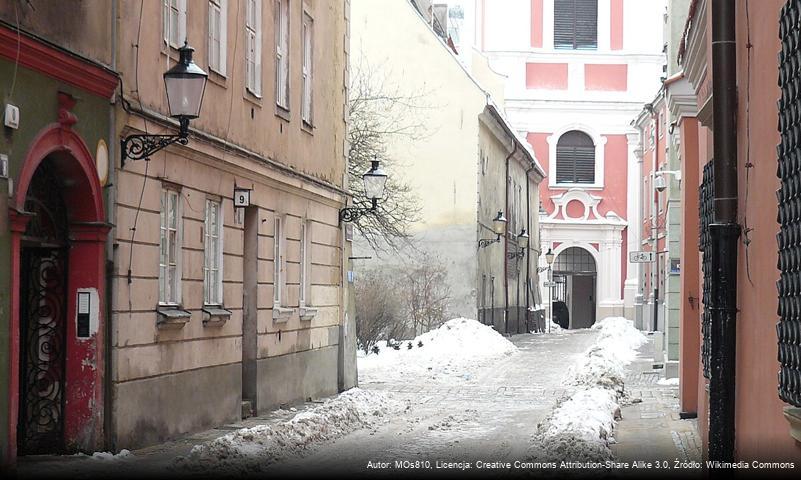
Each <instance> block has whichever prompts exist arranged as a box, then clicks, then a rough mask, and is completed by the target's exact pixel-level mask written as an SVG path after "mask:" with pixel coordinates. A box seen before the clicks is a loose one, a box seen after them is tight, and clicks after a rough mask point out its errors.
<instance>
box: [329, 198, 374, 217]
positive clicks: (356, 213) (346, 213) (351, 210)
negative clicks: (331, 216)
mask: <svg viewBox="0 0 801 480" xmlns="http://www.w3.org/2000/svg"><path fill="white" fill-rule="evenodd" d="M377 209H378V199H377V198H373V199H372V206H371V207H370V208H361V207H345V208H343V209H342V210H340V211H339V221H340V222H346V223H347V222H355V221H356V220H358V219H359V218H361V217H362V216H363V215H364V214H366V213H370V212H374V211H376V210H377Z"/></svg>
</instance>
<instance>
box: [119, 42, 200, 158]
mask: <svg viewBox="0 0 801 480" xmlns="http://www.w3.org/2000/svg"><path fill="white" fill-rule="evenodd" d="M194 51H195V49H194V48H192V47H190V46H189V44H188V43H186V42H185V43H184V46H183V47H181V48H179V49H178V53H179V60H178V63H177V64H175V65H174V66H173V67H172V68H170V69H169V70H167V71H166V72H164V87H165V89H166V91H167V105H168V106H169V108H170V116H171V117H172V118H175V119H177V120H178V124H179V130H178V135H129V136H127V137H125V138H123V139H121V140H120V144H121V147H122V148H121V149H120V154H121V155H122V158H121V165H122V166H123V167H124V166H125V160H126V159H130V160H142V159H145V158H149V157H150V156H151V155H153V154H154V153H156V152H158V151H159V150H161V149H163V148H165V147H166V146H168V145H171V144H173V143H176V142H178V143H180V144H181V145H186V144H187V143H189V120H191V119H193V118H197V117H199V116H200V107H201V105H202V104H203V93H204V92H205V91H206V81H207V80H208V78H209V76H208V74H207V73H206V72H204V71H203V69H201V68H200V67H198V66H197V65H195V62H193V61H192V52H194Z"/></svg>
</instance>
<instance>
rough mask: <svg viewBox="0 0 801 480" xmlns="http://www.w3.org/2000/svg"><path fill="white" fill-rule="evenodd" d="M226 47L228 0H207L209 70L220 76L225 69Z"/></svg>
mask: <svg viewBox="0 0 801 480" xmlns="http://www.w3.org/2000/svg"><path fill="white" fill-rule="evenodd" d="M227 47H228V0H209V70H213V71H215V72H217V73H219V74H220V75H222V76H225V71H226V63H227V55H226V50H227ZM215 49H216V52H215ZM215 53H216V55H215Z"/></svg>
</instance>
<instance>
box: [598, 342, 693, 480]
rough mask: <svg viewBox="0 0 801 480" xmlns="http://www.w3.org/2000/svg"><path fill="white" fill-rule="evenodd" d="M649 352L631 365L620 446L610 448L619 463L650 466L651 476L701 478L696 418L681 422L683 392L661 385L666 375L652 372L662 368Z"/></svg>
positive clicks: (644, 350) (619, 431)
mask: <svg viewBox="0 0 801 480" xmlns="http://www.w3.org/2000/svg"><path fill="white" fill-rule="evenodd" d="M651 348H652V345H651V344H648V345H645V346H643V348H641V349H640V352H639V356H638V358H637V359H636V360H635V361H634V362H633V363H632V364H631V366H630V367H629V373H628V374H627V376H626V380H625V385H626V386H625V388H626V394H627V395H626V401H625V402H624V405H623V406H621V413H622V415H623V418H622V420H620V421H619V422H618V424H617V427H616V434H615V438H616V440H617V444H615V445H612V451H613V452H614V454H615V457H616V458H617V460H620V461H624V462H635V461H643V462H650V463H651V464H652V465H653V467H652V469H651V470H649V476H651V475H653V474H655V473H656V470H662V471H663V473H664V474H665V475H669V476H677V475H678V476H684V477H701V476H703V472H702V470H701V469H700V462H701V441H700V438H699V436H698V429H697V424H696V420H695V419H688V420H682V419H681V418H679V388H678V386H677V385H660V384H659V380H660V379H662V378H664V372H663V370H662V369H661V368H657V369H655V368H653V367H654V365H657V366H659V364H657V363H656V362H655V361H654V359H653V354H652V352H651ZM657 462H658V463H657ZM695 462H697V463H695ZM655 467H658V468H655ZM633 473H637V472H636V471H635V472H633ZM639 473H641V471H640V472H639Z"/></svg>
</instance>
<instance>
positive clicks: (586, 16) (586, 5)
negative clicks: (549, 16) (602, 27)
mask: <svg viewBox="0 0 801 480" xmlns="http://www.w3.org/2000/svg"><path fill="white" fill-rule="evenodd" d="M553 34H554V42H553V43H554V47H555V48H558V49H570V50H595V49H597V48H598V0H554V19H553Z"/></svg>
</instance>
